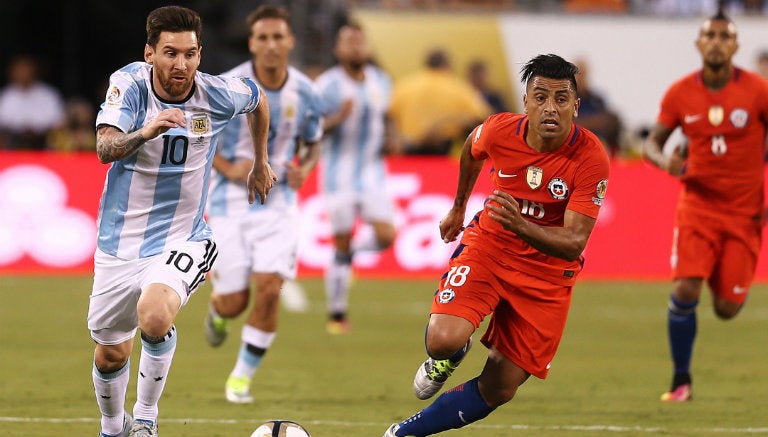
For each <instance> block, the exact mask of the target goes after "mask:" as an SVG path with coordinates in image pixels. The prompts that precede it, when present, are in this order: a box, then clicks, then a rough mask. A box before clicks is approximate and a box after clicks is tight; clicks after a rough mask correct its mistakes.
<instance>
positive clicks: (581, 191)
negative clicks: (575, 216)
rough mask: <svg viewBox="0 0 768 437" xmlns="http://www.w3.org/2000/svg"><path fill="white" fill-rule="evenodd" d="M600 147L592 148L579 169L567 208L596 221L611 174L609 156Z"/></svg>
mask: <svg viewBox="0 0 768 437" xmlns="http://www.w3.org/2000/svg"><path fill="white" fill-rule="evenodd" d="M598 146H599V147H593V148H592V150H591V151H590V153H588V154H587V155H586V157H585V159H584V162H583V164H581V165H580V166H579V167H578V168H577V170H576V175H575V179H574V181H575V186H574V191H573V194H572V195H571V198H570V200H569V201H568V207H567V209H570V210H571V211H575V212H578V213H580V214H584V215H586V216H588V217H592V218H594V219H596V218H597V214H598V212H599V211H600V207H601V206H602V204H603V199H605V194H606V191H607V189H608V175H609V173H610V163H609V160H608V155H607V154H606V153H605V150H604V149H603V146H602V145H601V144H599V143H598Z"/></svg>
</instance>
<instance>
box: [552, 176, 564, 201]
mask: <svg viewBox="0 0 768 437" xmlns="http://www.w3.org/2000/svg"><path fill="white" fill-rule="evenodd" d="M547 189H548V190H549V194H550V195H551V196H552V197H553V198H554V199H556V200H563V199H565V198H566V197H568V184H566V183H565V181H564V180H562V179H560V178H552V180H551V181H549V184H548V185H547Z"/></svg>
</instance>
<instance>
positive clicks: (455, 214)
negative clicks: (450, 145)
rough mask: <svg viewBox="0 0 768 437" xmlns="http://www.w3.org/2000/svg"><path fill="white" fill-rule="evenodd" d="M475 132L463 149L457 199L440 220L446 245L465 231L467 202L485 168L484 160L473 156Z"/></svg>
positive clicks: (441, 232)
mask: <svg viewBox="0 0 768 437" xmlns="http://www.w3.org/2000/svg"><path fill="white" fill-rule="evenodd" d="M473 135H474V131H473V132H472V133H471V134H469V136H468V137H467V139H466V140H465V141H464V146H463V147H462V149H461V160H460V163H459V182H458V186H457V188H456V197H455V198H454V199H453V206H452V207H451V209H450V211H448V214H446V215H445V217H444V218H443V219H442V220H440V237H442V239H443V241H444V242H446V243H450V242H451V241H454V240H455V239H456V237H458V235H459V234H460V233H461V231H463V230H464V215H465V213H466V211H467V202H468V201H469V196H470V195H471V194H472V189H474V188H475V182H477V176H478V175H479V174H480V170H482V168H483V163H484V160H477V159H475V158H474V157H473V156H472V137H473Z"/></svg>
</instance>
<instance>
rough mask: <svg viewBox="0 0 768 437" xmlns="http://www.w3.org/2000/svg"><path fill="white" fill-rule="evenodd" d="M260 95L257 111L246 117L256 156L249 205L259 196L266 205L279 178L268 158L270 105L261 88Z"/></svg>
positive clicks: (250, 178) (250, 183)
mask: <svg viewBox="0 0 768 437" xmlns="http://www.w3.org/2000/svg"><path fill="white" fill-rule="evenodd" d="M259 93H261V96H260V98H259V106H257V107H256V110H255V111H253V112H249V113H248V114H247V115H246V118H247V119H248V128H249V130H250V132H251V140H252V142H253V156H254V159H253V168H251V172H250V173H249V174H248V203H253V202H254V201H255V200H256V195H257V194H258V196H259V201H260V202H261V203H262V204H264V202H266V201H267V193H269V190H271V189H272V185H274V183H275V182H276V181H277V176H275V172H273V171H272V167H271V166H270V165H269V156H267V139H268V138H267V134H268V133H269V103H268V102H267V96H266V95H265V94H264V92H263V91H262V90H261V88H259Z"/></svg>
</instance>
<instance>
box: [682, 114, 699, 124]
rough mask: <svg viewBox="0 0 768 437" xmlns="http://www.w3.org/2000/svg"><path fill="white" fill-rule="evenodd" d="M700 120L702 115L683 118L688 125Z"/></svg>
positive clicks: (686, 115)
mask: <svg viewBox="0 0 768 437" xmlns="http://www.w3.org/2000/svg"><path fill="white" fill-rule="evenodd" d="M700 118H701V114H696V115H688V114H685V117H683V121H684V122H685V123H686V124H688V123H693V122H694V121H697V120H698V119H700Z"/></svg>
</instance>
